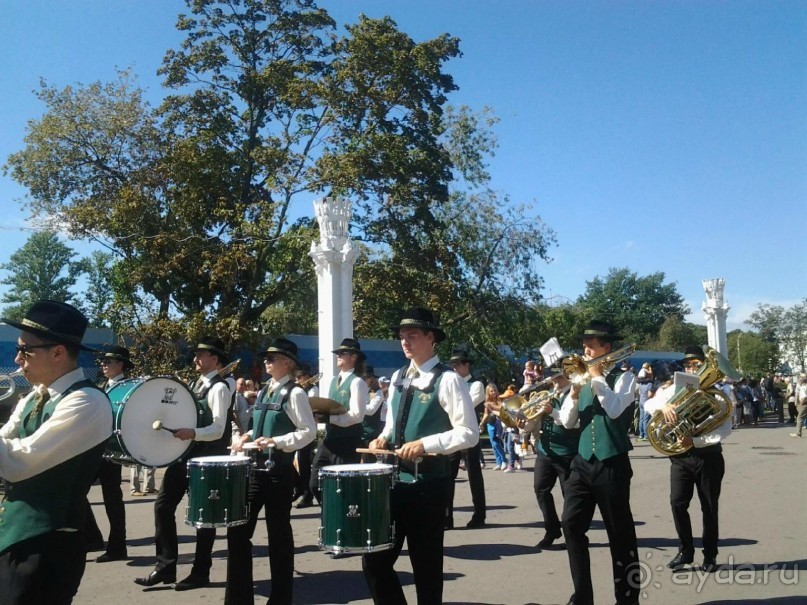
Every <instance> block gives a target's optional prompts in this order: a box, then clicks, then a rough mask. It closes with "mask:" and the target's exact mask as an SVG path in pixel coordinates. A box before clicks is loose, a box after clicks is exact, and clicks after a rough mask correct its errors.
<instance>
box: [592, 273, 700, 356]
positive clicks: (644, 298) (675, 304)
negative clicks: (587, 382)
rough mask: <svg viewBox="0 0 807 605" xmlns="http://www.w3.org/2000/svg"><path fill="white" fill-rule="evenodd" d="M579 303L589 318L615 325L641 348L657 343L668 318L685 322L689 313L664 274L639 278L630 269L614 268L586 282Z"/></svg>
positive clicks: (626, 338) (627, 338)
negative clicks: (671, 317)
mask: <svg viewBox="0 0 807 605" xmlns="http://www.w3.org/2000/svg"><path fill="white" fill-rule="evenodd" d="M577 303H578V304H579V305H580V306H581V307H582V308H583V309H584V311H585V312H586V313H587V314H588V315H589V316H590V317H592V318H594V317H596V318H599V319H604V320H607V321H610V322H612V323H613V324H614V325H615V326H616V327H617V328H618V329H619V331H620V332H621V333H622V335H623V336H624V337H625V340H626V341H628V342H635V343H636V344H637V345H638V346H639V347H645V346H647V345H648V344H649V343H652V342H653V341H655V340H656V338H657V335H658V333H659V330H660V329H661V326H662V325H663V324H664V321H665V320H666V319H667V318H668V317H670V316H675V317H678V318H680V319H683V317H684V315H686V314H687V313H688V312H689V308H688V307H687V306H686V304H685V303H684V299H683V297H682V296H681V295H680V294H679V293H678V289H677V288H676V285H675V284H674V283H671V284H665V283H664V273H663V272H657V273H653V274H651V275H647V276H645V277H639V276H638V274H636V273H635V272H633V271H630V270H629V269H627V268H623V269H616V268H611V269H610V270H609V271H608V275H607V276H606V277H605V278H601V277H595V278H594V279H593V280H591V281H589V282H586V291H585V292H584V293H583V295H582V296H580V297H579V298H578V300H577Z"/></svg>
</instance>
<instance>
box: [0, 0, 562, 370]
mask: <svg viewBox="0 0 807 605" xmlns="http://www.w3.org/2000/svg"><path fill="white" fill-rule="evenodd" d="M188 7H189V12H188V14H186V15H181V16H180V17H179V19H178V22H177V27H178V29H179V30H180V31H182V32H184V33H185V34H186V37H185V40H184V41H183V42H182V43H181V45H180V47H179V48H177V49H174V50H170V51H168V52H167V53H166V56H165V60H164V63H163V66H162V68H161V70H160V73H161V74H162V75H163V76H164V77H165V86H166V87H167V88H168V89H169V90H170V91H171V94H169V95H168V96H167V98H166V99H165V101H164V102H163V103H162V104H161V105H160V106H159V107H158V108H157V109H152V108H151V107H149V106H148V105H147V104H146V103H145V102H144V101H143V95H142V91H141V90H139V89H138V88H137V87H136V86H135V84H134V82H133V79H132V77H131V74H129V73H127V72H124V73H122V74H121V75H120V77H119V79H118V80H117V81H116V82H113V83H110V84H101V83H96V84H92V85H90V86H88V87H78V88H73V87H66V88H64V89H62V90H58V89H56V88H54V87H52V86H48V85H46V84H43V86H42V88H41V90H40V91H39V98H40V99H41V100H42V101H43V102H44V104H45V106H46V108H47V111H46V114H45V115H44V117H43V118H42V119H40V120H37V121H34V122H32V123H31V124H30V125H29V131H28V136H27V137H26V146H25V148H24V149H23V150H22V151H20V152H19V153H16V154H13V155H12V156H11V157H10V158H9V160H8V165H7V170H8V171H10V172H11V175H12V176H13V178H15V179H16V180H17V181H18V182H20V183H22V184H23V185H25V186H26V187H28V189H29V192H30V201H29V204H30V207H31V209H32V210H33V211H34V212H35V213H37V214H43V215H46V216H50V217H54V218H57V219H58V220H60V221H63V222H64V223H66V224H67V225H69V226H70V229H71V232H72V234H73V235H75V236H80V237H86V236H90V237H96V238H98V239H101V240H103V241H104V243H106V244H107V245H108V246H109V248H110V249H111V250H112V251H113V252H114V254H115V255H116V259H118V260H117V262H116V264H115V267H114V271H113V276H112V283H113V290H114V292H115V303H114V305H115V314H114V315H115V317H114V321H116V322H118V323H119V324H120V325H121V327H122V328H124V329H125V330H127V331H129V332H133V333H137V334H142V333H143V331H144V329H145V327H146V326H147V325H151V326H164V330H165V333H164V336H165V338H164V340H166V341H168V340H171V339H174V336H175V333H176V331H177V330H175V329H174V328H173V327H171V323H172V322H180V321H181V322H184V323H187V324H189V325H191V326H198V329H204V330H210V329H214V330H215V331H217V332H218V333H220V334H221V335H222V336H224V337H225V339H230V340H240V341H244V342H246V343H248V342H250V341H252V340H254V339H255V338H256V337H257V336H259V335H260V334H261V332H262V330H261V329H260V328H261V327H262V322H264V321H265V322H268V323H267V324H266V325H265V326H263V327H264V328H265V327H273V328H274V327H281V326H291V325H297V326H305V325H309V324H310V322H309V321H308V319H307V318H306V317H303V318H301V319H299V320H292V319H290V317H289V315H290V314H291V313H294V312H295V307H296V305H297V304H300V303H303V304H305V303H306V302H310V287H311V283H312V281H313V279H314V277H313V269H312V265H311V262H310V260H309V258H308V255H307V251H308V247H309V245H310V242H311V241H312V239H314V238H315V237H316V225H315V224H314V223H313V221H312V220H311V219H309V218H299V217H301V216H303V217H306V216H309V214H310V206H309V204H310V199H311V197H313V196H323V197H328V196H335V195H339V196H347V197H350V198H351V199H352V200H353V201H354V224H353V231H354V233H355V234H356V235H357V236H358V237H359V238H360V239H361V240H362V241H363V242H364V243H365V244H366V245H367V251H368V253H367V256H366V257H365V258H364V259H363V260H362V261H361V262H360V264H359V265H358V266H357V278H360V279H361V280H362V283H363V284H366V288H367V289H366V290H364V291H362V290H359V292H358V294H359V297H358V301H357V302H358V305H357V306H358V308H359V309H360V310H361V311H362V315H363V316H364V317H367V316H369V314H368V313H367V312H368V311H369V312H374V311H376V310H382V311H383V312H381V313H379V314H377V315H373V317H376V321H375V323H373V324H372V325H363V324H361V323H359V329H358V330H357V332H358V333H360V334H362V335H370V334H371V333H375V332H377V331H379V330H380V329H381V328H380V326H382V325H386V320H387V318H388V316H389V315H390V314H397V312H398V310H399V309H400V308H402V307H403V306H407V305H408V304H413V303H417V302H421V303H424V304H430V303H439V304H430V306H435V307H437V308H439V309H441V310H443V311H444V316H445V317H446V319H447V321H448V322H449V323H451V322H452V321H453V323H454V324H455V325H457V326H465V325H466V322H468V321H470V320H472V319H474V320H475V319H476V318H479V321H484V320H485V319H486V318H487V317H489V316H490V314H491V312H492V310H493V309H495V308H496V306H497V305H498V304H499V300H498V299H497V297H496V296H495V295H494V293H495V292H496V291H497V290H502V289H504V290H505V297H506V298H508V297H509V299H513V298H514V296H513V292H514V291H516V290H518V291H519V294H521V295H524V296H528V297H530V296H536V293H537V289H538V287H539V284H540V279H539V278H538V277H537V274H536V273H535V272H533V273H532V276H531V277H532V279H531V281H529V282H527V281H525V280H522V281H521V282H519V280H517V279H516V280H505V279H504V276H505V275H506V274H510V275H521V273H520V272H519V271H514V270H512V268H513V266H514V263H518V262H521V261H523V260H525V259H526V258H527V257H528V255H530V254H532V255H533V257H534V259H540V258H542V257H543V255H545V250H546V248H547V247H548V246H549V245H551V243H552V240H551V235H550V234H549V232H548V231H547V232H542V231H541V230H538V232H539V233H538V234H531V232H530V229H528V227H530V228H532V227H534V225H531V224H528V223H527V222H525V217H524V216H521V215H519V210H512V211H509V212H493V210H496V209H498V208H500V207H501V206H502V205H504V204H506V202H507V200H506V196H505V195H504V194H499V193H494V192H493V191H492V190H491V188H490V187H489V186H488V179H489V177H488V175H487V172H486V170H485V166H484V158H485V157H486V156H487V155H488V153H490V152H492V147H493V145H494V144H495V143H494V141H493V140H492V138H491V137H490V134H489V132H490V131H489V129H488V128H487V127H488V126H489V125H491V123H492V122H493V119H492V118H490V117H489V116H488V115H485V113H484V112H483V113H482V114H479V115H476V114H473V113H471V112H470V111H468V110H466V109H458V110H451V109H449V106H448V105H447V96H448V94H449V93H450V92H452V91H453V90H455V89H456V86H455V84H454V82H453V79H452V78H451V76H450V75H449V74H447V73H446V72H445V71H444V69H443V68H444V64H445V63H446V62H447V61H448V60H450V59H452V58H455V57H457V56H459V54H460V53H459V42H458V40H457V39H456V38H452V37H451V36H449V35H447V34H444V35H441V36H438V37H436V38H434V39H432V40H427V41H424V42H415V41H414V40H412V39H411V37H409V36H408V35H406V34H405V33H404V32H401V31H399V30H398V28H397V25H396V24H395V23H394V22H393V21H392V20H391V19H389V18H383V19H368V18H366V17H361V18H360V19H359V21H358V23H356V24H351V25H348V26H347V27H346V29H345V32H346V33H345V35H343V36H341V37H340V36H337V34H336V33H335V23H334V22H333V20H332V19H331V17H330V16H329V15H328V14H327V13H326V12H325V11H324V10H321V9H319V8H317V7H316V5H315V4H314V3H313V2H310V1H308V0H240V1H238V2H223V1H213V0H193V1H191V0H188ZM452 183H453V188H452ZM458 204H472V205H473V206H474V210H473V211H472V212H467V209H466V212H458V208H457V205H458ZM533 218H534V217H530V219H533ZM519 229H521V230H519ZM477 232H479V233H481V234H482V235H483V237H484V238H488V241H484V242H480V243H478V244H477V243H476V242H473V241H469V240H473V239H474V237H476V236H477V235H476V233H477ZM523 235H532V238H531V239H529V238H528V239H526V240H524V239H522V236H523ZM519 241H521V246H519V245H518V244H519ZM534 259H530V262H532V263H534V262H535V260H534ZM530 266H531V267H534V264H533V265H530ZM511 282H512V283H511ZM387 295H388V296H387ZM403 295H405V297H404V296H403ZM385 296H386V298H385ZM404 298H405V299H406V300H405V303H404ZM362 305H364V306H362ZM211 324H213V327H211ZM195 336H197V334H192V333H188V334H187V337H188V338H194V337H195ZM153 339H155V340H159V339H160V336H159V334H155V335H154V337H153ZM169 357H170V356H169ZM166 363H167V362H166Z"/></svg>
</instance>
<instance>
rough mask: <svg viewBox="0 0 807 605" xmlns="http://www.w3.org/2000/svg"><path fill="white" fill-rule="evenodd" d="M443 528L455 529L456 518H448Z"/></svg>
mask: <svg viewBox="0 0 807 605" xmlns="http://www.w3.org/2000/svg"><path fill="white" fill-rule="evenodd" d="M443 529H444V530H446V531H448V530H450V529H454V519H446V521H445V523H444V524H443Z"/></svg>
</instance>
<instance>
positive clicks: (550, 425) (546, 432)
mask: <svg viewBox="0 0 807 605" xmlns="http://www.w3.org/2000/svg"><path fill="white" fill-rule="evenodd" d="M551 403H552V407H553V408H554V409H556V410H559V409H560V405H561V401H560V399H558V398H556V397H552V399H551ZM579 441H580V429H567V428H566V427H564V426H562V425H560V424H556V423H555V420H554V419H553V418H552V416H551V415H550V414H547V415H546V416H544V417H543V420H542V423H541V439H540V441H539V442H538V450H539V451H540V452H541V453H542V454H545V455H547V456H574V455H575V454H576V453H577V450H578V445H579Z"/></svg>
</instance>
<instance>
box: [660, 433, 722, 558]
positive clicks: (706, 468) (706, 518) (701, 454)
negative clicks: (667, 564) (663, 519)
mask: <svg viewBox="0 0 807 605" xmlns="http://www.w3.org/2000/svg"><path fill="white" fill-rule="evenodd" d="M670 462H671V465H670V506H671V507H672V515H673V522H674V523H675V531H676V533H677V534H678V539H679V540H680V541H681V550H682V551H683V552H685V553H688V554H692V553H694V552H695V545H694V543H693V539H692V522H691V521H690V518H689V503H690V501H691V500H692V495H693V492H694V490H695V489H697V490H698V499H699V500H700V502H701V512H702V513H703V555H704V557H706V558H714V557H716V556H717V541H718V538H719V534H720V532H719V526H718V520H717V501H718V499H719V498H720V486H721V484H722V482H723V475H724V474H725V472H726V463H725V461H724V460H723V453H722V452H721V451H720V448H714V447H706V448H702V449H695V448H692V449H690V450H689V451H688V452H687V453H685V454H682V455H681V456H674V457H672V458H670Z"/></svg>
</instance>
